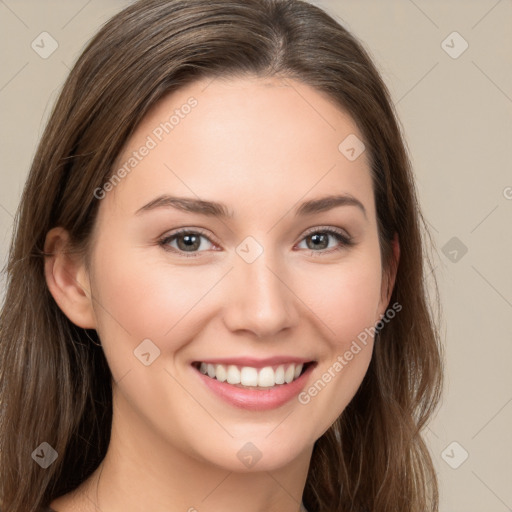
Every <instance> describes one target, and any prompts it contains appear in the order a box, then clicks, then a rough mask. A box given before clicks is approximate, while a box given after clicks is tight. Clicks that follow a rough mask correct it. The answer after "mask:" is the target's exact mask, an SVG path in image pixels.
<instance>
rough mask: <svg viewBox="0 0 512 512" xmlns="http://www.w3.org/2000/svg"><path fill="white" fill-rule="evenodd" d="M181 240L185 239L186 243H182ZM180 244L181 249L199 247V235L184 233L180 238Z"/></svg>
mask: <svg viewBox="0 0 512 512" xmlns="http://www.w3.org/2000/svg"><path fill="white" fill-rule="evenodd" d="M180 241H183V242H184V244H181V243H180ZM178 245H180V246H181V247H180V249H184V250H188V249H197V248H198V247H199V244H198V237H197V236H196V235H183V236H182V238H178Z"/></svg>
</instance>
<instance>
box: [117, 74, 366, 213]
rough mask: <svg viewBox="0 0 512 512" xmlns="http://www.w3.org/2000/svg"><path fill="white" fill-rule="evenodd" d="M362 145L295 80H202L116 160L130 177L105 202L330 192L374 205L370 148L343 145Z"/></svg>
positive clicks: (349, 124)
mask: <svg viewBox="0 0 512 512" xmlns="http://www.w3.org/2000/svg"><path fill="white" fill-rule="evenodd" d="M362 139H363V137H362V135H361V133H360V131H359V129H358V127H357V125H356V123H355V121H354V120H353V119H352V118H351V117H350V116H349V115H348V114H347V113H346V112H344V111H343V110H342V109H340V108H339V107H337V106H336V105H335V104H334V102H333V101H332V100H331V99H330V98H328V97H327V96H326V95H324V94H323V93H321V92H319V91H317V90H316V89H313V88H311V87H310V86H308V85H305V84H302V83H300V82H297V81H295V80H291V79H280V78H272V79H262V78H249V77H246V78H232V79H225V78H224V79H219V78H217V79H213V80H212V79H203V80H200V81H197V82H194V83H192V84H190V85H188V86H186V87H183V88H181V89H179V90H177V91H175V92H173V93H171V94H168V95H167V96H165V97H164V98H163V99H162V100H160V101H159V102H158V103H157V104H155V105H154V106H153V107H152V108H151V110H150V111H149V112H148V113H147V114H146V116H145V117H144V119H143V121H142V122H141V123H140V124H139V126H138V127H137V129H136V131H135V133H134V134H133V136H132V137H131V138H130V139H129V141H128V142H127V144H126V145H125V147H124V149H123V151H122V152H121V153H120V155H119V156H118V158H117V161H116V165H115V169H114V172H117V171H118V170H120V169H124V170H125V172H121V174H122V175H123V178H122V179H121V180H117V181H118V183H117V184H116V185H115V186H114V187H112V188H113V190H112V192H109V193H108V194H107V200H108V201H107V202H112V200H115V203H116V204H117V205H118V206H120V207H121V208H123V209H125V210H126V208H128V207H129V208H131V211H133V208H132V206H133V205H134V204H135V203H141V202H142V201H146V202H147V201H148V200H150V199H152V198H153V197H154V196H155V195H156V194H161V193H173V194H177V193H181V194H182V195H186V196H188V197H193V196H196V197H201V198H205V199H215V200H218V201H223V202H225V203H227V204H230V205H233V209H234V210H235V211H236V209H237V207H241V206H243V205H249V204H253V205H255V204H256V203H258V204H259V205H260V208H264V207H270V206H272V205H275V204H276V201H278V202H280V203H283V204H292V203H295V202H296V201H298V200H300V199H301V198H302V197H304V196H305V195H307V196H308V197H313V196H314V195H315V194H316V195H318V194H324V193H326V192H329V193H335V192H341V193H349V194H353V195H355V194H356V193H357V194H358V195H359V196H361V195H362V196H366V198H365V197H362V198H361V200H365V199H366V200H367V201H368V200H370V195H371V194H372V190H371V189H372V186H371V178H370V172H369V162H368V160H367V152H366V151H363V152H362V153H361V154H360V156H358V157H357V158H355V159H353V158H352V159H351V158H347V153H346V149H347V147H346V146H347V142H346V141H348V145H349V146H350V145H352V146H354V144H355V145H356V146H354V147H355V149H356V150H357V151H360V150H361V148H362V147H364V146H363V145H362ZM357 144H360V145H359V146H357ZM349 156H350V154H349ZM235 203H238V204H235ZM112 204H113V203H112ZM128 205H130V206H128Z"/></svg>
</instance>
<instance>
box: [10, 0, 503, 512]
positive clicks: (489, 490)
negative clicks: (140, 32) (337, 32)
mask: <svg viewBox="0 0 512 512" xmlns="http://www.w3.org/2000/svg"><path fill="white" fill-rule="evenodd" d="M128 3H129V2H128V1H122V0H111V1H108V2H105V1H103V2H101V1H99V0H89V1H87V0H67V1H63V0H62V1H56V0H53V1H52V0H46V1H44V2H42V1H40V0H0V19H1V22H0V34H1V38H2V45H1V55H2V67H1V72H0V105H1V109H2V121H3V122H2V124H1V128H0V130H1V132H0V144H1V167H0V259H1V261H0V262H1V263H2V264H3V263H4V262H5V258H6V254H7V248H8V243H9V237H10V234H11V230H12V221H13V215H14V213H15V211H16V208H17V205H18V202H19V198H20V193H21V190H22V187H23V184H24V181H25V178H26V174H27V172H28V169H29V166H30V162H31V158H32V157H33V154H34V151H35V147H36V144H37V141H38V139H39V137H40V135H41V133H42V130H43V127H44V124H45V121H46V119H47V116H48V112H49V109H50V107H51V105H52V104H53V102H54V101H55V98H56V95H57V93H58V90H59V88H60V87H61V85H62V83H63V81H64V79H65V77H66V75H67V73H68V71H69V69H70V67H71V66H72V64H73V63H74V61H75V59H76V58H77V56H78V54H79V52H80V50H81V49H82V48H83V46H84V44H85V42H86V41H87V40H88V39H89V38H90V37H91V36H92V35H93V34H94V33H95V32H96V31H97V29H98V28H99V26H100V25H101V24H102V23H103V22H104V21H105V20H107V19H108V18H109V17H110V16H111V15H113V14H114V13H116V12H117V11H118V10H120V9H121V8H122V7H123V6H125V5H127V4H128ZM315 3H317V4H318V5H320V6H322V7H324V8H325V9H326V10H327V11H328V12H330V13H331V14H333V15H334V16H335V17H337V18H338V20H339V21H340V22H341V23H342V24H343V25H345V26H346V27H347V28H348V29H349V30H352V31H353V32H354V33H355V35H357V36H358V37H359V38H360V39H362V41H363V42H364V44H365V46H366V47H367V48H368V50H369V51H370V53H371V54H372V55H373V57H374V58H375V60H376V63H377V65H378V67H379V69H380V70H381V72H382V74H383V77H384V79H385V81H386V82H387V83H388V85H389V87H390V90H391V92H392V96H393V99H394V102H395V104H396V107H397V110H398V113H399V115H400V118H401V121H402V124H403V127H404V130H405V134H406V138H407V142H408V145H409V148H410V152H411V156H412V160H413V163H414V168H415V172H416V175H417V183H418V189H419V194H420V200H421V203H422V205H423V208H424V212H425V215H426V217H427V219H428V221H429V223H430V224H431V226H432V232H433V235H434V239H435V242H436V245H437V253H438V256H437V259H436V261H435V263H436V270H435V273H436V276H437V279H438V281H439V284H440V290H441V299H442V303H443V308H444V325H443V337H444V343H445V347H446V364H447V385H446V390H445V394H444V399H443V404H442V406H441V408H440V409H439V413H438V415H437V417H436V418H435V419H434V421H433V422H432V423H431V425H430V427H429V431H428V432H427V437H428V442H429V445H430V447H431V449H432V451H433V455H434V458H435V463H436V467H437V470H438V473H439V476H440V481H441V492H442V499H441V504H442V505H441V511H442V512H505V511H510V510H512V486H511V485H510V482H512V435H511V432H512V429H511V425H512V379H511V372H510V363H511V361H512V347H511V345H512V344H511V342H512V328H511V322H510V319H511V317H512V315H511V313H512V274H511V271H510V263H511V262H512V236H511V235H512V228H511V226H512V222H511V221H512V164H511V154H512V151H511V146H512V29H511V27H512V2H511V1H510V0H500V1H496V0H480V1H476V0H474V1H441V0H439V1H427V0H415V1H412V0H393V1H382V0H373V1H355V0H351V1H348V0H346V1H345V0H343V1H341V0H323V1H317V2H315ZM43 31H46V32H48V33H49V34H51V36H52V37H53V38H54V39H55V40H56V41H57V42H58V45H59V46H58V48H57V50H56V51H55V52H54V53H53V54H52V55H51V56H50V57H49V58H47V59H43V58H41V57H40V56H39V55H38V54H37V53H36V52H35V51H34V50H33V49H32V48H31V43H32V41H33V40H34V39H35V38H36V36H38V35H39V34H40V33H41V32H43ZM454 31H457V32H458V33H459V34H460V36H461V37H462V38H463V39H461V38H460V37H459V36H455V37H454V36H450V37H448V39H447V40H446V42H445V43H444V44H443V43H442V42H443V41H444V40H445V39H446V38H447V36H449V35H450V34H452V32H454ZM464 41H466V42H467V43H468V45H469V46H468V48H467V50H466V51H464V52H463V53H462V54H461V55H460V56H458V57H457V58H452V57H451V56H450V55H449V54H448V53H447V52H446V51H445V49H446V50H447V51H449V52H451V53H452V54H453V55H455V54H456V53H458V52H459V51H460V50H461V49H463V45H464ZM453 237H456V238H457V239H458V241H455V242H454V241H453V240H452V241H451V242H449V241H450V240H451V239H452V238H453ZM454 243H458V244H459V247H457V246H456V245H453V244H454ZM447 244H448V245H447ZM461 244H463V245H461ZM461 247H462V248H463V247H466V248H467V253H465V254H462V251H461ZM454 251H455V252H454ZM4 283H5V280H4V278H2V281H1V284H2V294H3V290H4V286H5V284H4ZM454 441H455V442H457V443H458V444H456V445H453V444H451V443H452V442H454ZM466 452H467V454H468V455H469V456H468V458H467V460H465V461H464V462H462V461H463V459H464V457H465V455H466ZM461 462H462V463H461ZM452 466H453V467H452ZM457 466H458V467H457ZM454 467H457V469H454Z"/></svg>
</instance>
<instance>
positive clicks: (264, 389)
mask: <svg viewBox="0 0 512 512" xmlns="http://www.w3.org/2000/svg"><path fill="white" fill-rule="evenodd" d="M246 364H248V363H246ZM253 364H254V363H253ZM316 365H317V362H316V361H301V362H299V361H297V362H288V363H285V362H282V361H279V363H278V364H273V365H272V364H269V363H263V362H261V363H256V364H255V366H246V365H239V364H226V363H221V362H214V361H212V362H203V361H195V362H194V363H192V368H193V371H194V373H195V375H197V377H198V378H199V380H200V381H201V382H202V383H203V384H204V385H205V388H206V389H207V390H208V391H209V392H211V393H212V396H215V397H217V398H220V399H221V400H222V401H223V402H225V403H227V404H229V405H231V406H234V407H237V408H240V409H247V410H251V411H265V410H269V409H275V408H277V407H281V406H283V405H285V404H286V403H288V402H290V401H291V400H292V399H293V398H294V397H296V396H297V395H298V394H299V393H300V392H301V391H302V390H303V389H304V388H305V386H306V384H307V381H308V379H309V377H310V375H311V373H312V371H313V369H314V368H315V367H316ZM297 404H299V402H297Z"/></svg>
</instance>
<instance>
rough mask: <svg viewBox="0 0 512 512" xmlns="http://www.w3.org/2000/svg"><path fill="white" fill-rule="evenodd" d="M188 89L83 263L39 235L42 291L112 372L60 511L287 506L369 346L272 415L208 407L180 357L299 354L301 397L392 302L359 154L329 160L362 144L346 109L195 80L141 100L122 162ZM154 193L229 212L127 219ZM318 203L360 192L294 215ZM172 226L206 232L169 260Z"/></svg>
mask: <svg viewBox="0 0 512 512" xmlns="http://www.w3.org/2000/svg"><path fill="white" fill-rule="evenodd" d="M191 96H193V97H194V98H196V99H197V102H198V104H197V106H196V107H195V108H193V109H192V110H191V112H190V113H189V114H188V115H187V116H185V117H184V118H183V119H180V122H179V124H178V125H176V126H175V128H174V129H173V130H172V132H171V133H169V134H166V135H165V136H164V137H163V138H162V141H160V142H158V145H157V146H156V147H155V148H154V149H152V150H151V151H150V152H149V154H148V155H147V156H146V157H144V158H143V159H142V161H140V162H139V163H138V164H137V166H136V167H135V168H134V169H133V170H132V171H131V172H130V174H128V175H127V176H126V177H125V178H124V179H122V180H121V182H120V183H119V184H118V185H117V186H116V187H114V189H113V190H111V191H109V192H108V193H107V194H106V195H105V198H104V199H102V200H101V205H100V208H99V214H98V218H97V221H96V224H95V228H94V233H93V239H92V245H91V267H90V269H89V270H87V268H86V266H85V264H84V261H83V260H81V259H79V258H77V257H76V256H71V255H69V254H66V252H65V251H64V250H63V248H64V246H65V242H66V240H67V233H66V232H65V231H64V230H63V229H61V228H55V229H53V230H52V231H50V232H49V233H48V236H47V241H46V250H47V251H53V252H54V256H52V257H49V258H48V259H47V261H46V268H45V271H46V279H47V283H48V287H49V289H50V291H51V293H52V295H53V296H54V298H55V300H56V302H57V303H58V305H59V307H60V308H61V309H62V310H63V312H64V313H65V314H66V315H67V316H68V318H69V319H70V320H71V321H72V322H74V323H75V324H76V325H78V326H80V327H84V328H93V329H96V330H97V331H98V334H99V335H100V339H101V341H102V345H103V349H104V351H105V355H106V357H107V360H108V363H109V366H110V368H111V371H112V374H113V377H114V380H115V382H114V384H113V404H114V405H113V407H114V416H113V429H112V436H111V442H110V446H109V449H108V453H107V455H106V457H105V459H104V461H103V463H102V464H101V466H100V467H99V468H98V470H96V471H95V472H94V474H93V475H92V476H91V477H90V478H89V479H88V480H87V481H86V482H84V483H83V484H82V485H81V486H80V487H79V488H78V489H77V490H76V491H75V492H72V493H69V494H67V495H65V496H63V497H61V498H59V499H56V500H54V501H53V503H52V504H51V506H52V508H54V509H55V510H57V511H58V512H71V511H93V510H102V511H103V512H118V511H119V512H121V511H123V512H126V511H142V510H151V511H153V512H160V511H162V512H163V511H165V512H178V511H181V512H182V511H189V512H193V511H194V510H197V511H201V512H203V511H204V512H221V511H222V512H226V511H228V510H233V511H234V510H244V511H245V512H261V511H280V512H297V511H298V510H299V505H300V502H301V496H302V492H303V489H304V486H305V482H306V477H307V471H308V467H309V463H310V458H311V453H312V449H313V445H314V442H315V441H316V440H317V439H318V438H319V437H320V436H321V435H322V434H323V433H324V432H325V431H326V430H327V429H328V428H329V426H330V425H331V424H332V423H333V422H334V421H335V419H336V418H337V417H338V416H339V415H340V414H341V413H342V412H343V410H344V409H345V407H346V405H347V404H348V403H349V401H350V400H351V398H352V397H353V396H354V394H355V392H356V390H357V389H358V387H359V385H360V384H361V382H362V379H363V377H364V375H365V373H366V371H367V368H368V364H369V362H370V359H371V354H372V349H373V340H372V339H371V337H370V338H369V339H368V343H367V345H366V346H362V350H361V351H360V352H359V353H358V354H357V355H355V356H354V358H353V359H352V360H351V361H350V362H348V364H347V365H346V366H345V367H344V368H343V370H342V371H341V372H338V373H336V376H335V377H334V378H333V379H332V380H331V381H330V382H329V383H328V384H327V385H326V386H325V387H324V389H322V390H321V392H319V393H318V394H317V395H316V396H315V397H314V398H312V399H311V401H310V402H309V403H307V404H301V403H299V401H298V400H297V399H292V400H291V401H290V402H288V403H286V404H285V405H283V406H281V407H279V408H277V409H273V410H269V411H262V412H253V411H247V410H243V409H238V408H235V407H233V406H231V405H229V404H227V403H225V402H223V401H221V400H220V399H219V398H217V397H216V396H215V395H213V394H212V393H211V391H209V389H208V388H207V387H206V386H204V385H202V383H199V384H198V379H197V376H196V375H195V374H194V372H195V370H194V369H193V368H192V367H191V366H190V363H191V362H192V361H195V360H202V359H206V358H213V357H232V356H253V357H256V358H264V357H270V356H274V355H283V354H286V355H295V356H298V357H306V358H308V359H309V360H315V361H317V363H318V364H317V366H316V368H315V369H314V370H313V373H312V374H311V375H310V378H309V380H308V384H307V385H306V388H307V387H309V386H311V385H312V384H313V383H314V382H315V381H317V380H318V379H319V378H320V377H321V376H322V374H324V373H325V372H327V371H328V369H329V368H330V367H331V368H332V366H333V363H334V362H335V361H336V359H337V357H338V356H340V355H343V354H344V353H345V352H346V351H347V350H348V349H349V347H350V345H351V343H352V342H353V341H354V340H355V339H356V338H357V336H358V334H360V333H361V332H362V331H364V329H365V328H368V327H370V326H373V325H375V323H376V322H377V321H378V320H379V319H380V318H381V315H383V314H384V313H385V311H386V308H387V306H388V302H389V295H387V293H388V289H389V290H390V289H392V285H393V283H394V277H395V276H394V274H392V273H385V272H383V269H382V265H381V259H380V251H379V242H378V233H377V220H376V212H375V205H374V196H373V189H372V182H371V177H370V167H369V161H368V159H367V152H363V153H362V154H361V155H360V156H359V157H358V158H357V159H356V160H354V161H350V160H348V159H347V158H346V157H345V156H344V155H343V154H342V153H341V152H340V151H339V150H338V145H339V144H340V142H341V141H343V140H344V139H345V138H346V137H347V136H348V135H350V134H355V135H356V136H357V137H358V138H359V139H361V140H362V139H363V137H362V135H361V133H360V132H359V130H358V128H357V125H356V124H355V122H354V121H353V120H352V119H351V118H350V116H348V115H347V114H346V113H344V112H343V111H341V110H340V109H339V108H337V107H336V106H335V105H334V104H333V103H332V102H331V101H330V100H329V99H328V98H327V97H326V96H324V95H323V94H321V93H319V92H318V91H316V90H315V89H312V88H311V87H309V86H307V85H304V84H301V83H298V82H296V81H292V80H288V79H286V80H285V79H278V78H273V79H271V80H267V79H262V78H257V77H250V78H249V77H245V78H236V79H235V78H231V79H222V80H221V79H216V80H214V81H211V80H208V81H206V80H205V81H201V82H195V83H194V84H192V85H189V86H187V87H186V88H183V89H181V90H178V91H176V92H174V93H172V94H171V95H168V96H167V97H165V98H164V99H163V100H162V101H161V102H159V103H158V104H157V105H155V106H154V107H153V108H152V110H151V111H150V112H149V113H148V114H147V115H146V117H145V118H144V120H143V122H142V123H141V124H140V125H139V126H138V128H137V130H136V132H135V134H134V135H133V136H132V138H131V139H130V140H129V141H128V143H127V145H126V146H125V148H124V150H123V151H122V153H121V154H120V155H119V158H118V161H117V163H118V165H119V166H121V165H123V163H124V162H126V160H127V159H128V158H129V157H130V155H131V154H132V152H133V151H135V150H137V149H138V148H140V147H141V146H142V145H143V144H144V143H145V142H146V140H147V136H148V135H151V134H152V132H153V130H154V129H155V128H156V127H157V126H158V125H159V124H160V123H161V122H163V121H165V120H167V119H169V116H170V115H172V113H173V111H174V110H175V109H176V108H180V107H181V106H182V105H183V104H185V103H186V102H187V99H188V98H190V97H191ZM153 138H155V137H154V136H153ZM155 140H156V138H155ZM163 193H167V194H172V195H176V196H183V197H188V198H198V197H199V198H201V199H204V200H213V201H218V202H222V203H225V204H226V206H227V207H228V209H229V210H230V211H232V212H233V218H228V219H219V218H213V217H208V216H205V215H201V214H198V213H191V212H183V211H178V210H176V209H174V208H171V207H162V208H158V209H154V210H151V211H147V212H145V213H143V214H139V215H137V214H136V213H135V212H137V210H138V209H139V208H141V207H142V206H143V205H145V204H147V203H149V202H150V201H151V200H153V199H154V198H156V197H158V196H160V195H161V194H163ZM332 194H348V195H350V196H352V197H354V198H356V199H358V200H359V201H360V202H361V203H362V205H363V206H364V209H365V211H366V214H365V213H363V211H362V210H361V209H360V208H358V207H357V206H353V205H345V206H339V207H336V208H334V209H331V210H329V211H325V212H321V213H315V214H313V215H309V216H304V217H297V216H295V215H294V210H295V209H296V208H297V206H298V205H299V204H300V203H301V202H303V201H306V200H309V199H315V198H319V197H322V196H325V195H332ZM327 227H334V228H338V229H341V230H343V232H344V233H346V234H349V236H351V237H352V239H353V241H354V245H353V246H344V245H343V244H342V243H340V242H339V241H338V240H337V239H336V238H335V237H334V236H332V235H329V237H328V239H327V241H328V246H327V248H324V247H325V246H322V245H320V248H316V247H315V246H314V243H312V241H311V235H313V234H314V233H316V234H318V233H320V234H321V233H322V232H324V231H322V228H324V229H325V228H327ZM177 228H190V230H191V231H193V230H194V229H197V228H202V231H203V232H204V233H205V234H206V236H207V237H208V238H209V239H210V241H211V242H210V241H208V239H207V238H201V240H202V241H201V246H200V248H199V249H195V253H194V254H196V255H198V256H197V257H189V258H187V257H186V256H184V252H183V250H182V251H181V253H179V252H178V251H179V248H180V247H183V244H182V245H179V246H178V240H177V239H175V240H174V241H173V242H168V246H169V245H170V246H171V247H172V248H174V252H172V249H170V250H165V249H164V247H163V246H162V245H159V243H158V241H159V239H161V238H163V237H164V236H166V235H169V234H172V232H173V230H176V229H177ZM310 228H315V229H310ZM316 228H318V229H316ZM307 231H311V232H310V233H306V232H307ZM248 236H251V237H253V238H254V239H255V240H257V242H258V243H259V244H260V246H261V247H262V248H263V253H262V254H261V255H260V256H259V257H258V258H257V259H255V260H254V261H253V262H252V263H248V262H247V261H245V260H244V259H243V258H242V257H240V256H239V254H238V253H237V252H236V249H237V247H238V246H239V245H240V244H241V242H242V241H244V239H245V238H246V237H248ZM324 236H325V235H324ZM326 245H327V244H326ZM336 247H337V248H339V250H333V248H336ZM251 250H252V249H251ZM185 254H190V253H185ZM394 255H395V260H398V256H399V249H398V243H396V241H395V245H394ZM388 279H389V282H390V283H391V286H390V287H389V288H388V286H387V284H388V281H387V280H388ZM148 338H149V339H150V340H151V341H152V342H153V343H154V344H155V345H156V346H157V347H158V348H159V350H160V356H159V357H158V358H156V359H155V360H154V362H153V363H152V364H151V365H149V366H145V365H143V364H142V363H141V362H140V361H139V360H138V359H137V358H136V357H134V352H133V351H134V349H136V347H137V346H138V345H139V344H140V343H141V341H142V340H144V339H148ZM331 371H332V370H331ZM247 442H251V443H253V444H254V445H255V446H256V447H257V449H258V450H259V451H260V452H261V454H262V457H261V459H260V460H259V461H258V462H257V463H256V464H255V465H254V466H252V467H251V468H247V467H245V466H244V465H243V464H242V463H241V461H240V460H239V459H238V457H237V452H238V451H239V450H240V449H241V448H242V447H243V446H244V445H245V444H246V443H247ZM96 506H97V507H98V508H97V509H96Z"/></svg>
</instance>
